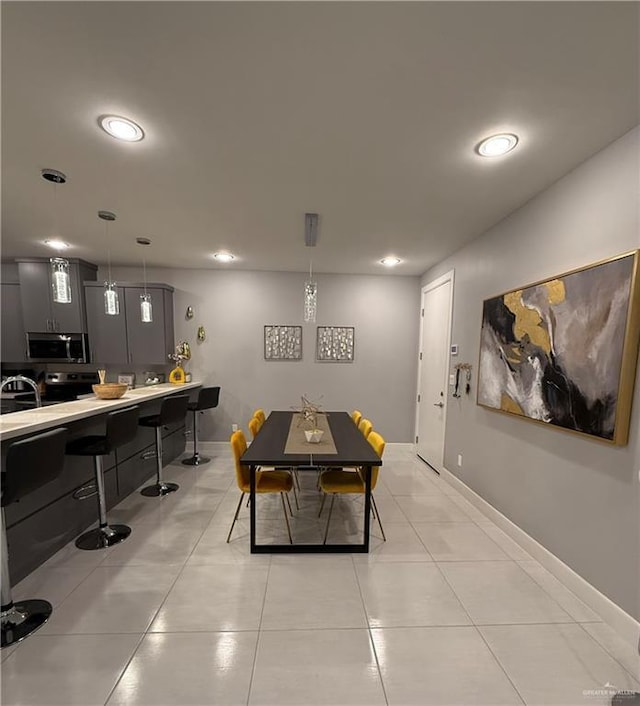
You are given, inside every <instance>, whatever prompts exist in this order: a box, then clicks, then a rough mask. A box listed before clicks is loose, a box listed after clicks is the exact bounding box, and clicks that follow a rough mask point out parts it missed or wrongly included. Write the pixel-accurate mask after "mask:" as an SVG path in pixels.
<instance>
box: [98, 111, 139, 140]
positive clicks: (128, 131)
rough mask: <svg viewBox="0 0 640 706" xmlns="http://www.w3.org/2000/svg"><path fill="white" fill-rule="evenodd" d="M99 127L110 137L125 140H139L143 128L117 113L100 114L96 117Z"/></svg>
mask: <svg viewBox="0 0 640 706" xmlns="http://www.w3.org/2000/svg"><path fill="white" fill-rule="evenodd" d="M98 124H99V125H100V127H101V128H102V129H103V130H104V131H105V132H106V133H108V134H109V135H111V137H115V138H116V139H117V140H124V141H125V142H139V141H140V140H141V139H142V138H143V137H144V130H143V129H142V128H141V127H140V125H138V124H137V123H134V122H133V120H129V119H128V118H123V117H121V116H119V115H101V116H100V117H99V118H98Z"/></svg>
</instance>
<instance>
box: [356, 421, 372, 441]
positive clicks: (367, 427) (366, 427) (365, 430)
mask: <svg viewBox="0 0 640 706" xmlns="http://www.w3.org/2000/svg"><path fill="white" fill-rule="evenodd" d="M358 429H360V431H361V432H362V434H363V436H364V438H365V439H368V438H369V434H371V431H372V430H373V424H372V423H371V422H370V421H369V420H368V419H364V418H363V419H361V420H360V424H358Z"/></svg>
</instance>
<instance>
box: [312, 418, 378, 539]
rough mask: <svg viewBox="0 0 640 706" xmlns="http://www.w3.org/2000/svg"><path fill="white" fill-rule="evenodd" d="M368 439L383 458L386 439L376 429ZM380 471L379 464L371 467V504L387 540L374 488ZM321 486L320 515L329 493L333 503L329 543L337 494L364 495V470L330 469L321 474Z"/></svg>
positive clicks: (330, 510) (327, 529)
mask: <svg viewBox="0 0 640 706" xmlns="http://www.w3.org/2000/svg"><path fill="white" fill-rule="evenodd" d="M367 441H368V442H369V443H370V444H371V446H372V447H373V450H374V451H375V452H376V454H377V455H378V457H379V458H382V454H383V453H384V447H385V440H384V439H383V438H382V436H380V434H378V433H377V432H375V431H372V432H371V433H370V434H369V437H368V439H367ZM379 471H380V467H379V466H372V467H371V505H372V509H373V511H374V513H375V516H376V517H377V518H378V524H379V525H380V532H382V539H383V540H384V541H385V542H386V541H387V538H386V537H385V534H384V530H383V529H382V521H381V520H380V512H379V511H378V508H377V507H376V501H375V499H374V497H373V490H374V488H375V487H376V484H377V482H378V472H379ZM320 488H321V489H322V490H323V491H324V493H325V494H324V495H323V496H322V504H321V505H320V512H319V513H318V517H320V515H321V514H322V509H323V507H324V501H325V500H326V498H327V495H328V494H329V493H331V505H330V506H329V517H328V518H327V527H326V529H325V531H324V544H326V543H327V536H328V534H329V523H330V522H331V513H332V511H333V502H334V500H335V499H336V495H337V494H346V493H356V494H360V495H363V494H364V493H365V492H366V484H365V480H364V472H363V471H362V470H360V471H359V472H358V473H353V472H351V471H345V470H343V469H333V470H330V471H323V472H322V474H321V475H320Z"/></svg>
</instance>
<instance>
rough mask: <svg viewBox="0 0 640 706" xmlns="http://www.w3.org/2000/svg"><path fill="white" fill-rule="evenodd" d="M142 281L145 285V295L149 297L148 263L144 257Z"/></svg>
mask: <svg viewBox="0 0 640 706" xmlns="http://www.w3.org/2000/svg"><path fill="white" fill-rule="evenodd" d="M142 281H143V283H144V294H145V296H146V295H147V261H146V259H145V257H144V256H143V257H142Z"/></svg>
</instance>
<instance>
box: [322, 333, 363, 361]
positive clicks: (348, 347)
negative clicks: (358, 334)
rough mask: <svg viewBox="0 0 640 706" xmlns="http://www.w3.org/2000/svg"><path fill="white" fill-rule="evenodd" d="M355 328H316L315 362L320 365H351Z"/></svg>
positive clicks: (353, 352)
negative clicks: (320, 363)
mask: <svg viewBox="0 0 640 706" xmlns="http://www.w3.org/2000/svg"><path fill="white" fill-rule="evenodd" d="M354 354H355V328H354V327H353V326H318V328H317V334H316V360H317V361H319V362H322V363H353V359H354Z"/></svg>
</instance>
